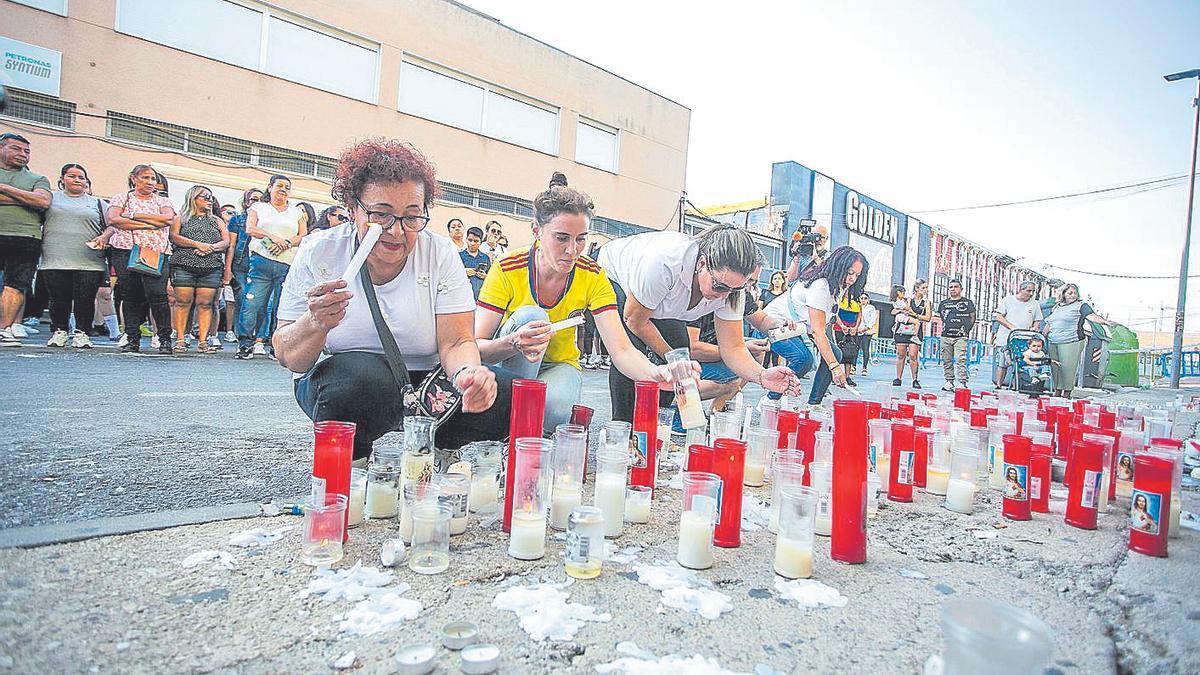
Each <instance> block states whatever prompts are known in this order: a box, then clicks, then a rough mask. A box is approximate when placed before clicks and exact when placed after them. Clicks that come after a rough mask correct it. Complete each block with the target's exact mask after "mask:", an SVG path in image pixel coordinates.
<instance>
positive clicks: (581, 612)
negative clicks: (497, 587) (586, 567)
mask: <svg viewBox="0 0 1200 675" xmlns="http://www.w3.org/2000/svg"><path fill="white" fill-rule="evenodd" d="M559 586H560V585H559V584H537V585H534V586H514V587H512V588H509V589H506V590H503V591H501V592H499V593H497V594H496V597H495V599H493V600H492V607H495V608H496V609H503V610H508V611H510V612H513V613H514V614H516V615H517V616H518V617H520V620H521V621H520V625H521V629H522V630H524V631H525V632H526V633H528V634H529V637H531V638H533V639H534V640H537V641H539V642H540V641H542V640H545V639H547V638H549V639H551V640H560V641H562V640H570V639H572V638H574V637H575V633H576V632H578V631H579V629H580V628H582V627H583V624H584V623H586V622H588V621H597V622H601V623H603V622H607V621H612V615H611V614H608V613H606V612H605V613H600V612H597V611H596V608H595V607H590V606H588V605H580V604H577V603H574V602H567V600H568V599H569V598H570V595H569V594H568V593H566V592H565V591H563V590H561V588H559Z"/></svg>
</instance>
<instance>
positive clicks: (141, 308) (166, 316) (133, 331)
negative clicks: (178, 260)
mask: <svg viewBox="0 0 1200 675" xmlns="http://www.w3.org/2000/svg"><path fill="white" fill-rule="evenodd" d="M112 260H113V268H115V269H116V270H117V285H118V287H119V288H120V289H121V307H120V309H121V318H122V319H123V320H124V321H125V334H126V335H128V336H129V341H130V342H131V343H133V344H140V343H141V340H142V333H141V325H142V323H144V322H145V321H146V319H147V318H148V317H149V315H150V314H151V313H153V314H154V322H155V323H156V324H158V339H159V340H160V341H162V342H163V344H171V307H170V305H168V304H167V278H168V277H169V276H170V263H169V262H168V263H167V264H166V265H163V273H162V275H161V276H157V277H152V276H149V275H146V274H138V273H137V272H131V271H129V251H127V250H125V249H120V248H114V249H113V250H112Z"/></svg>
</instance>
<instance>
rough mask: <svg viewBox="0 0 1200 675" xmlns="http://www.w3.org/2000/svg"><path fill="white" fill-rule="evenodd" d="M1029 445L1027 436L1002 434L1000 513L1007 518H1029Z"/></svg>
mask: <svg viewBox="0 0 1200 675" xmlns="http://www.w3.org/2000/svg"><path fill="white" fill-rule="evenodd" d="M1029 446H1030V440H1029V438H1028V437H1027V436H1019V435H1017V434H1005V435H1004V488H1003V493H1002V494H1003V495H1004V497H1003V499H1002V500H1001V505H1000V513H1001V514H1003V515H1004V517H1005V518H1008V519H1009V520H1029V519H1030V518H1031V516H1030V515H1029Z"/></svg>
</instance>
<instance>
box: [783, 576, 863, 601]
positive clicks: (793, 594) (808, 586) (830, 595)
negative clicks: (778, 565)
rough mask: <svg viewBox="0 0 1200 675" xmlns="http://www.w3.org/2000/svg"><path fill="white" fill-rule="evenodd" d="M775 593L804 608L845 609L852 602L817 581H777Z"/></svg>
mask: <svg viewBox="0 0 1200 675" xmlns="http://www.w3.org/2000/svg"><path fill="white" fill-rule="evenodd" d="M775 591H776V592H778V593H779V597H781V598H783V599H784V600H794V601H796V603H797V604H798V605H800V607H802V608H812V607H845V606H846V603H847V602H850V600H849V599H847V598H846V596H844V595H842V594H841V593H839V592H838V590H837V589H836V588H834V587H833V586H826V585H825V584H823V583H821V582H819V581H817V580H815V579H792V580H791V581H784V580H783V579H776V580H775Z"/></svg>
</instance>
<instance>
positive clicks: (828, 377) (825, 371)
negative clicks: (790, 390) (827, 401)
mask: <svg viewBox="0 0 1200 675" xmlns="http://www.w3.org/2000/svg"><path fill="white" fill-rule="evenodd" d="M825 337H826V338H827V339H828V340H829V348H830V349H832V350H833V362H834V363H841V362H842V350H841V348H839V347H838V346H837V342H834V340H833V334H832V332H829V331H827V332H826V333H825ZM817 360H818V361H820V362H821V363H820V365H818V366H817V374H816V375H813V386H812V390H811V391H809V393H808V402H809V404H810V405H816V404H818V403H820V402H821V399H823V398H825V393H826V392H828V391H829V385H830V383H832V382H833V372H832V371H830V370H829V364H827V363H825V359H823V358H820V355H818V357H817Z"/></svg>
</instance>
